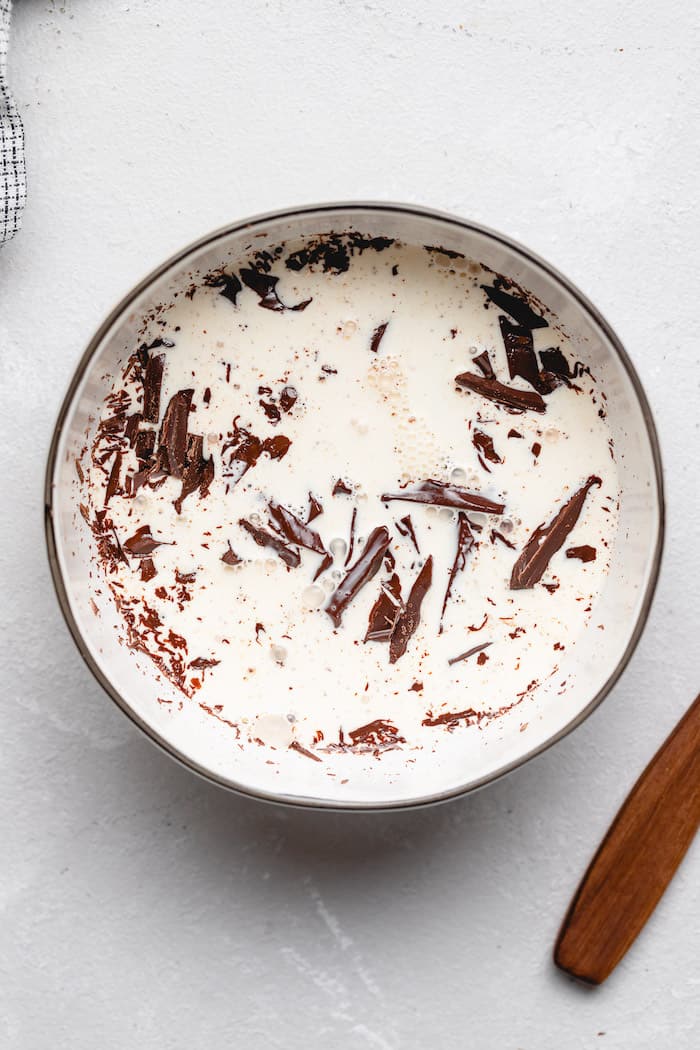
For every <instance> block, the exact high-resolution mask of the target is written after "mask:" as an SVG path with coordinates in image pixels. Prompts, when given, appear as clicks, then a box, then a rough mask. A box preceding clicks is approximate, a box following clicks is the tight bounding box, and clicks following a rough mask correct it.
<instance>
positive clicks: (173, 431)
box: [158, 390, 194, 478]
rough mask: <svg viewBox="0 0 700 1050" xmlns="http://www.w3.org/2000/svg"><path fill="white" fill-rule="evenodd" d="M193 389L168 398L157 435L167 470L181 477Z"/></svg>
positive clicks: (185, 456)
mask: <svg viewBox="0 0 700 1050" xmlns="http://www.w3.org/2000/svg"><path fill="white" fill-rule="evenodd" d="M193 394H194V390H179V391H178V392H177V394H173V396H172V397H171V398H170V402H169V404H168V407H167V408H166V410H165V415H164V416H163V422H162V423H161V426H160V433H159V435H158V445H159V447H160V448H162V449H163V450H164V452H165V461H166V463H167V467H168V471H169V472H170V473H171V474H172V475H173V477H175V478H179V477H182V472H183V470H184V469H185V465H186V463H187V424H188V422H189V414H190V405H191V404H192V395H193Z"/></svg>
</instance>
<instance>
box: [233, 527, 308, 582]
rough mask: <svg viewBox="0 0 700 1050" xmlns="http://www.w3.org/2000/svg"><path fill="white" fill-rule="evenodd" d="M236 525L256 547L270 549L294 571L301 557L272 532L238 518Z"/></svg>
mask: <svg viewBox="0 0 700 1050" xmlns="http://www.w3.org/2000/svg"><path fill="white" fill-rule="evenodd" d="M238 524H239V525H240V526H241V528H242V529H245V530H246V532H248V533H250V535H251V536H252V537H253V539H254V540H255V542H256V543H257V545H258V547H271V548H272V550H273V551H276V552H277V554H279V556H280V558H281V559H282V561H283V562H284V563H285V565H287V566H288V567H289V568H291V569H296V567H297V566H298V565H299V564H300V562H301V556H300V554H299V551H298V550H295V549H294V548H293V547H289V546H287V544H286V543H285V542H284V540H283V539H281V537H279V536H276V535H275V533H274V532H268V530H267V529H262V528H259V527H258V526H257V525H253V523H252V522H251V521H247V520H246V519H245V518H239V520H238ZM222 560H223V559H222Z"/></svg>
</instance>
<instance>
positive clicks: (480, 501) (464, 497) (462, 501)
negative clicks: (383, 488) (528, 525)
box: [382, 478, 505, 514]
mask: <svg viewBox="0 0 700 1050" xmlns="http://www.w3.org/2000/svg"><path fill="white" fill-rule="evenodd" d="M382 500H383V501H384V502H386V503H388V502H389V501H390V500H405V501H406V502H407V503H428V504H430V505H431V506H433V507H452V508H453V509H454V510H473V511H480V512H481V513H483V514H502V513H503V511H504V510H505V504H503V503H494V502H493V500H490V499H486V497H485V496H479V495H478V493H476V492H469V490H468V489H465V488H462V487H461V486H460V485H448V484H446V483H445V482H444V481H435V480H434V479H433V478H429V479H428V480H427V481H423V482H421V484H420V485H419V486H418V488H417V489H412V490H411V489H406V490H405V491H404V492H385V493H384V495H383V496H382Z"/></svg>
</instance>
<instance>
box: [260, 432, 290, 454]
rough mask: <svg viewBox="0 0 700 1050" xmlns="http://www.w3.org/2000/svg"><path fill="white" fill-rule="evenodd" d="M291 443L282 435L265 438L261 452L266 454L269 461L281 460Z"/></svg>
mask: <svg viewBox="0 0 700 1050" xmlns="http://www.w3.org/2000/svg"><path fill="white" fill-rule="evenodd" d="M291 444H292V442H291V441H290V440H289V438H288V437H285V436H284V434H276V435H275V437H272V438H265V440H264V441H263V443H262V451H263V452H267V454H268V456H269V457H270V459H283V458H284V456H286V455H287V453H288V452H289V448H290V445H291Z"/></svg>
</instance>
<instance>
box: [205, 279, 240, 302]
mask: <svg viewBox="0 0 700 1050" xmlns="http://www.w3.org/2000/svg"><path fill="white" fill-rule="evenodd" d="M204 283H205V284H206V285H207V286H208V287H209V288H220V289H221V291H220V292H219V295H223V297H224V299H228V301H229V302H231V303H233V305H234V306H236V305H237V299H238V293H239V292H240V291H242V290H243V285H242V284H241V282H240V281H239V280H238V278H237V277H236V275H235V273H221V274H218V275H216V276H211V277H207V278H206V280H205V281H204Z"/></svg>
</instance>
